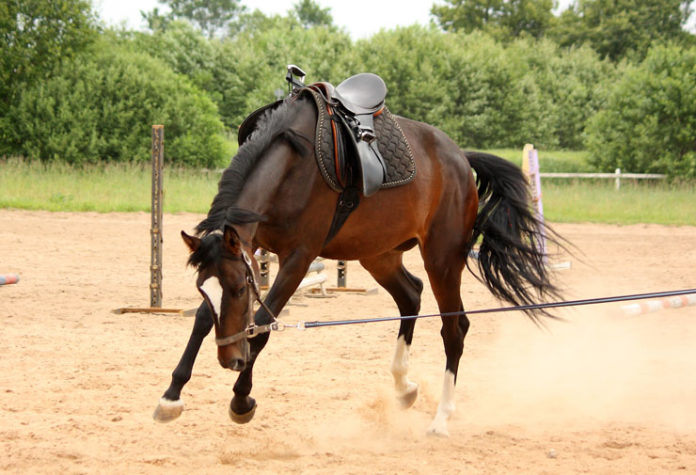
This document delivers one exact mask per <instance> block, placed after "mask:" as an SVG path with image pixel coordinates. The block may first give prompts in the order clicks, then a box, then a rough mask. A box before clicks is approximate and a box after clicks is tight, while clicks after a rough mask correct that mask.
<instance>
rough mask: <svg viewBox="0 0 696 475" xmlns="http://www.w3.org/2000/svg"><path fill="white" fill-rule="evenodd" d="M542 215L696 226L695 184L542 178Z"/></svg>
mask: <svg viewBox="0 0 696 475" xmlns="http://www.w3.org/2000/svg"><path fill="white" fill-rule="evenodd" d="M541 187H542V201H543V204H544V217H545V218H546V219H547V220H549V221H554V222H575V223H577V222H593V223H612V224H636V223H655V224H667V225H690V226H696V185H694V184H693V183H691V184H688V183H685V184H680V185H676V184H668V183H646V182H642V183H630V182H627V180H622V182H621V189H619V190H616V189H615V188H614V181H613V180H573V181H569V182H565V183H557V182H554V181H552V180H542V185H541Z"/></svg>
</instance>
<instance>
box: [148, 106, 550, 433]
mask: <svg viewBox="0 0 696 475" xmlns="http://www.w3.org/2000/svg"><path fill="white" fill-rule="evenodd" d="M317 115H318V112H317V108H316V105H315V104H314V103H313V102H312V100H311V99H309V98H308V97H306V95H303V94H296V95H294V96H291V97H290V98H288V99H285V100H284V101H283V102H282V104H280V105H279V106H278V107H275V108H272V109H269V110H268V111H267V112H266V113H265V114H264V115H263V117H262V118H261V119H260V120H259V122H258V125H257V127H256V129H255V131H254V132H253V133H252V134H251V136H250V137H249V138H248V139H247V140H246V141H245V142H244V143H243V144H242V145H241V146H240V148H239V150H238V153H237V155H236V157H235V158H233V160H232V162H231V164H230V166H229V167H228V168H227V169H226V170H225V171H224V172H223V175H222V178H221V180H220V182H219V186H218V193H217V195H216V196H215V198H214V200H213V202H212V205H211V208H210V211H209V212H208V215H207V217H206V218H205V219H204V220H203V221H202V222H201V223H200V224H198V226H197V229H196V231H197V233H196V235H194V236H190V235H188V234H186V233H185V232H183V231H182V238H183V240H184V242H185V243H186V245H187V246H188V248H189V249H190V252H191V254H190V258H189V264H190V265H192V266H194V267H195V268H196V270H197V282H196V285H197V287H198V290H199V291H200V293H201V295H202V296H203V302H202V303H201V305H200V306H199V307H198V310H197V312H196V318H195V323H194V326H193V331H192V333H191V336H190V338H189V341H188V344H187V346H186V349H185V351H184V353H183V355H182V357H181V360H180V361H179V364H178V365H177V367H176V369H175V370H174V372H173V373H172V379H171V385H170V386H169V388H168V389H167V390H166V392H165V393H164V395H163V396H162V398H161V399H160V402H159V405H158V407H157V409H156V410H155V414H154V417H155V419H156V420H159V421H168V420H172V419H174V418H176V417H178V416H179V415H180V414H181V413H182V410H183V403H182V401H181V397H180V396H181V390H182V388H183V386H184V385H185V384H186V383H187V382H188V381H189V379H190V377H191V371H192V368H193V364H194V361H195V358H196V355H197V353H198V351H199V348H200V345H201V342H202V341H203V339H204V338H205V337H206V335H208V333H209V332H210V331H211V329H212V328H215V335H216V342H217V344H218V350H217V355H218V360H219V363H220V365H221V366H222V367H223V368H228V369H230V370H233V371H239V376H238V378H237V381H236V383H235V385H234V396H233V398H232V400H231V402H230V405H229V410H228V412H229V415H230V417H231V419H232V420H233V421H235V422H237V423H246V422H249V421H250V420H251V419H252V418H253V416H254V412H255V410H256V401H255V400H254V398H252V397H250V392H251V389H252V370H253V367H254V362H255V360H256V358H257V356H258V355H259V353H260V352H261V351H262V350H263V348H264V346H265V345H266V343H267V342H268V339H269V335H270V332H269V330H270V329H271V328H272V326H273V324H274V322H275V315H278V314H279V313H280V311H281V310H282V309H283V306H284V305H285V304H286V303H287V302H288V300H289V299H290V297H291V296H292V295H293V293H294V292H295V291H296V289H297V288H298V286H299V284H300V282H301V281H302V278H303V277H304V276H305V274H306V272H307V270H308V268H309V265H310V264H311V263H312V261H313V260H314V259H315V258H316V257H318V256H322V257H325V258H329V259H340V260H359V262H360V264H361V265H362V266H363V267H364V268H365V269H366V270H367V271H368V272H369V273H370V274H371V275H372V277H374V279H375V280H376V281H377V282H378V283H379V284H380V286H382V287H383V288H384V289H385V290H386V291H387V292H388V293H389V294H390V295H391V296H392V298H393V299H394V301H395V303H396V305H397V307H398V309H399V312H400V314H401V315H403V316H410V315H416V314H418V312H419V310H420V302H421V292H422V290H423V282H422V281H421V280H420V279H419V278H418V277H416V276H414V275H413V274H411V273H410V272H409V271H408V270H406V268H405V267H404V265H403V263H402V255H403V253H404V252H405V251H407V250H409V249H412V248H413V247H415V246H418V248H419V250H420V254H421V256H422V258H423V262H424V266H425V270H426V272H427V276H428V280H429V282H430V286H431V288H432V291H433V294H434V296H435V298H436V300H437V304H438V307H439V310H440V312H442V313H443V314H445V313H450V312H460V313H459V314H458V315H455V316H443V317H442V327H441V335H442V340H443V343H444V349H445V354H446V361H445V368H444V385H443V391H442V397H441V400H440V402H439V405H438V407H437V411H436V414H435V417H434V419H433V421H432V423H431V425H430V427H429V429H428V431H429V432H430V433H432V434H436V435H447V434H448V430H447V420H448V418H449V417H450V414H451V413H452V412H453V410H454V406H455V398H454V388H455V383H456V381H457V370H458V367H459V360H460V357H461V355H462V352H463V347H464V337H465V336H466V334H467V331H468V330H469V319H468V318H467V316H466V314H465V313H464V306H463V303H462V299H461V296H460V283H461V276H462V272H463V269H464V267H465V266H466V265H467V259H468V258H469V253H470V251H471V250H472V247H473V246H474V244H475V243H477V241H479V240H480V247H479V253H478V268H479V273H480V276H481V277H480V279H481V280H482V281H483V282H484V283H485V285H486V286H487V287H488V289H489V290H490V291H491V292H492V293H493V294H494V295H495V296H496V297H498V298H500V299H502V300H504V301H507V302H509V303H511V304H514V305H519V304H522V305H524V304H530V303H534V302H536V301H538V299H542V298H545V297H550V296H556V295H557V294H558V289H557V287H556V286H555V285H554V284H553V283H552V282H551V281H550V275H549V273H548V271H547V269H546V267H545V262H544V260H545V256H544V255H543V253H542V252H540V251H539V250H538V249H540V246H539V242H540V240H541V239H543V238H545V236H544V231H543V229H542V227H541V226H540V222H539V221H538V220H537V218H536V217H535V216H534V214H533V212H532V211H531V209H530V203H529V198H528V184H527V181H526V178H525V176H524V175H523V173H522V172H521V170H520V169H519V168H518V167H517V166H515V165H513V164H511V163H509V162H508V161H506V160H504V159H502V158H499V157H496V156H494V155H490V154H486V153H481V152H464V151H462V150H461V149H460V148H459V146H458V145H457V144H455V143H454V142H453V141H452V140H451V139H450V138H449V137H448V136H447V135H446V134H445V133H443V132H442V131H440V130H438V129H437V128H435V127H433V126H430V125H428V124H425V123H421V122H417V121H414V120H410V119H406V118H403V117H399V116H395V117H396V120H397V122H398V124H399V127H400V128H401V129H402V131H403V133H404V136H405V137H406V138H407V140H408V142H409V144H410V147H411V150H412V152H413V157H414V160H415V164H416V170H417V173H416V175H415V178H414V179H413V181H411V182H410V183H408V184H406V185H403V186H399V187H394V188H389V189H383V190H381V191H379V192H378V193H376V194H374V195H373V196H371V197H369V198H364V199H363V200H362V201H361V202H360V205H359V206H358V207H357V208H356V209H355V210H354V211H353V212H352V214H351V215H350V216H349V217H348V219H347V220H346V221H345V223H344V224H343V226H342V227H341V228H340V230H339V231H338V232H337V233H336V234H335V236H333V238H331V239H330V240H329V241H328V242H326V239H327V235H328V234H329V231H330V228H331V225H332V220H333V218H334V212H335V210H336V206H337V200H338V198H339V193H337V192H336V191H335V190H332V189H331V188H330V187H329V186H327V184H326V182H325V180H324V179H323V178H322V176H321V175H320V173H319V171H318V166H317V163H316V161H315V157H314V155H315V149H314V133H315V125H316V124H317ZM474 171H475V173H476V177H474V173H473V172H474ZM258 248H263V249H267V250H269V251H271V252H273V253H275V254H277V255H278V262H279V271H278V273H277V277H276V279H275V281H274V282H273V284H272V286H271V288H270V290H269V292H268V294H267V295H266V297H265V299H263V301H262V300H261V299H260V297H259V296H258V288H257V286H256V279H257V278H258V272H259V267H258V264H257V262H256V260H255V259H254V252H255V251H256V250H257V249H258ZM472 273H473V272H472ZM257 300H258V301H259V302H260V303H261V305H260V307H259V309H258V310H257V311H256V312H255V313H254V311H253V308H254V303H255V301H257ZM529 315H530V317H531V318H532V319H533V320H535V321H538V319H539V318H540V316H541V315H540V314H539V313H538V312H537V313H535V311H530V312H529ZM415 323H416V320H415V319H404V320H401V322H400V327H399V332H398V337H397V343H396V352H395V354H394V359H393V363H392V366H391V371H392V374H393V377H394V383H395V387H396V394H397V397H398V399H399V400H400V401H401V403H402V405H403V406H405V407H409V406H410V405H412V404H413V403H414V401H415V399H416V397H417V394H418V385H417V384H416V383H415V382H412V381H410V380H409V378H408V362H409V349H410V347H411V343H412V341H413V332H414V326H415ZM251 336H254V338H251Z"/></svg>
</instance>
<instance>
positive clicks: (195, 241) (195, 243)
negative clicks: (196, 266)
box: [181, 231, 201, 252]
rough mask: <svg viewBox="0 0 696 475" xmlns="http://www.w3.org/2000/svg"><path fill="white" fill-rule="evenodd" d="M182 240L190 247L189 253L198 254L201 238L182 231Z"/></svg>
mask: <svg viewBox="0 0 696 475" xmlns="http://www.w3.org/2000/svg"><path fill="white" fill-rule="evenodd" d="M181 239H183V240H184V243H185V244H186V247H188V248H189V251H191V252H196V251H197V250H198V248H199V247H201V240H200V238H197V237H196V236H189V235H188V234H186V233H185V232H184V231H181Z"/></svg>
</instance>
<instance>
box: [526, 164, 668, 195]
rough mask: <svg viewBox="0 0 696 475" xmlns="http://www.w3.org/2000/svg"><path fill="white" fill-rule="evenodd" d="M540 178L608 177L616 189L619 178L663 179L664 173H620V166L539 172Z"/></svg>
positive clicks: (618, 184) (618, 187) (619, 184)
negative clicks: (596, 170)
mask: <svg viewBox="0 0 696 475" xmlns="http://www.w3.org/2000/svg"><path fill="white" fill-rule="evenodd" d="M539 176H540V177H541V178H572V179H575V178H592V179H604V178H609V179H613V180H614V187H615V188H616V189H617V190H618V189H620V188H621V179H626V180H664V178H665V175H661V174H658V173H622V172H621V169H620V168H617V169H616V171H615V172H614V173H539Z"/></svg>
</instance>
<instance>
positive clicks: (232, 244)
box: [222, 224, 242, 256]
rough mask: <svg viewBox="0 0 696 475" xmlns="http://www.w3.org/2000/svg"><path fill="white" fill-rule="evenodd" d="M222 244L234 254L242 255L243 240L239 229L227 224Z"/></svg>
mask: <svg viewBox="0 0 696 475" xmlns="http://www.w3.org/2000/svg"><path fill="white" fill-rule="evenodd" d="M222 245H223V246H224V247H225V249H226V250H227V252H229V253H230V254H232V255H233V256H240V255H242V240H241V238H240V237H239V234H237V231H236V230H235V229H234V228H233V227H232V226H229V225H227V224H226V225H225V232H224V233H223V235H222Z"/></svg>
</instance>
